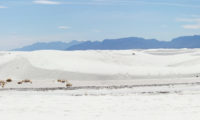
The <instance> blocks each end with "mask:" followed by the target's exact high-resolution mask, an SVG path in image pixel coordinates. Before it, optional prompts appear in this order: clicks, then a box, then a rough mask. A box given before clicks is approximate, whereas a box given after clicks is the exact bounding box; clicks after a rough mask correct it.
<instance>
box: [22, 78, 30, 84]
mask: <svg viewBox="0 0 200 120" xmlns="http://www.w3.org/2000/svg"><path fill="white" fill-rule="evenodd" d="M22 82H24V83H31V84H32V81H31V80H28V79H26V80H22Z"/></svg>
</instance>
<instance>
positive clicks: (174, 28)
mask: <svg viewBox="0 0 200 120" xmlns="http://www.w3.org/2000/svg"><path fill="white" fill-rule="evenodd" d="M199 9H200V0H1V1H0V50H7V49H12V48H18V47H22V46H24V45H28V44H32V43H35V42H50V41H66V42H67V41H70V40H103V39H107V38H122V37H133V36H135V37H144V38H156V39H159V40H165V41H167V40H171V39H172V38H174V37H178V36H182V35H195V34H197V35H198V34H200V10H199Z"/></svg>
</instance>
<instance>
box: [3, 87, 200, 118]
mask: <svg viewBox="0 0 200 120" xmlns="http://www.w3.org/2000/svg"><path fill="white" fill-rule="evenodd" d="M171 88H172V87H171ZM178 88H179V90H180V89H181V92H173V89H171V90H172V91H170V92H169V93H158V92H156V91H158V90H170V89H169V86H168V88H167V87H141V88H133V89H132V88H131V89H128V88H126V89H99V90H94V89H92V90H91V89H82V90H80V89H79V90H56V91H55V90H54V91H45V92H44V91H0V116H1V119H3V120H44V119H45V120H57V119H59V120H66V119H70V120H110V119H115V120H122V119H123V120H133V119H137V120H177V119H179V120H198V119H200V102H199V98H200V91H199V90H200V89H199V88H200V86H199V85H193V86H184V85H183V86H178ZM174 89H177V87H176V88H174ZM139 91H140V92H139ZM141 91H143V93H142V92H141ZM144 91H146V92H144ZM150 91H151V92H150Z"/></svg>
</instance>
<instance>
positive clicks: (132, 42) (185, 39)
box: [15, 35, 200, 51]
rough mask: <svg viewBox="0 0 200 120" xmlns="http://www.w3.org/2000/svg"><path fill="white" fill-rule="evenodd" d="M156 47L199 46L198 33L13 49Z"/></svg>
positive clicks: (57, 43)
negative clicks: (165, 38)
mask: <svg viewBox="0 0 200 120" xmlns="http://www.w3.org/2000/svg"><path fill="white" fill-rule="evenodd" d="M156 48H200V35H195V36H182V37H178V38H175V39H172V40H171V41H167V42H166V41H159V40H156V39H144V38H138V37H129V38H120V39H106V40H103V41H85V42H80V41H72V42H69V43H64V42H51V43H35V44H33V45H30V46H25V47H23V48H19V49H15V51H33V50H50V49H51V50H126V49H156Z"/></svg>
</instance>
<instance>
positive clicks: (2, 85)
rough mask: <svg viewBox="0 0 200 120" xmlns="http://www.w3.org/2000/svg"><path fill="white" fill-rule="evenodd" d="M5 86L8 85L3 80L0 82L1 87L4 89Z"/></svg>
mask: <svg viewBox="0 0 200 120" xmlns="http://www.w3.org/2000/svg"><path fill="white" fill-rule="evenodd" d="M5 84H6V82H5V81H3V80H1V81H0V85H1V87H2V88H4V86H5Z"/></svg>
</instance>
